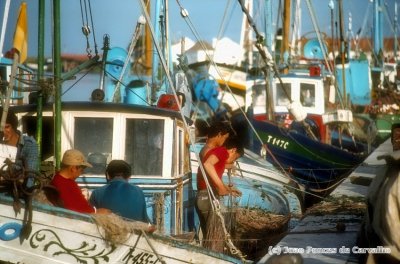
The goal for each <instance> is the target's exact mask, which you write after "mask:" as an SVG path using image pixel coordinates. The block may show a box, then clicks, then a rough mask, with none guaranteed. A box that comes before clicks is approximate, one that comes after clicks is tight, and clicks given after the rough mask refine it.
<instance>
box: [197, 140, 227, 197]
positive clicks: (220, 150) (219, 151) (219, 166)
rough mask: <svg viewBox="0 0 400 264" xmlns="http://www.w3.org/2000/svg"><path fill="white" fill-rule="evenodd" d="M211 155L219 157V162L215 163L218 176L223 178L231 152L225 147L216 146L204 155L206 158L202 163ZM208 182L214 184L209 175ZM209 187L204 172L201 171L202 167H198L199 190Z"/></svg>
mask: <svg viewBox="0 0 400 264" xmlns="http://www.w3.org/2000/svg"><path fill="white" fill-rule="evenodd" d="M211 155H215V156H216V157H217V158H218V162H217V163H215V164H214V168H215V170H216V172H217V174H218V177H219V178H220V179H221V178H222V174H223V173H224V170H225V163H226V160H227V159H228V158H229V153H228V151H227V150H226V148H225V147H216V148H213V149H211V150H209V151H208V152H207V153H206V155H204V158H203V159H202V161H201V162H202V163H204V162H205V161H206V160H207V159H208V158H209V157H210V156H211ZM208 182H209V184H211V186H212V187H214V186H213V182H212V181H211V180H210V179H209V177H208ZM205 189H207V185H206V182H205V180H204V178H203V174H202V173H201V169H200V167H199V168H198V169H197V190H198V191H200V190H205Z"/></svg>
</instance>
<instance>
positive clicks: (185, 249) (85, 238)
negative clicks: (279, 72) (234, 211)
mask: <svg viewBox="0 0 400 264" xmlns="http://www.w3.org/2000/svg"><path fill="white" fill-rule="evenodd" d="M0 201H1V202H0V237H1V238H0V260H2V261H9V262H11V263H27V264H28V263H29V264H44V263H69V264H70V263H88V264H90V263H153V264H154V263H162V261H164V263H199V264H200V263H241V261H239V260H236V259H234V258H231V257H228V256H226V255H222V254H218V253H212V252H209V251H206V250H204V249H203V248H201V247H197V246H193V245H189V244H185V243H183V242H178V241H176V240H173V239H171V238H168V237H165V236H160V235H157V234H154V235H148V236H147V237H148V239H149V240H148V241H147V240H146V237H145V236H144V235H143V234H141V233H140V232H138V233H137V234H130V236H129V238H128V240H127V241H126V242H125V243H123V244H121V245H118V246H111V245H108V244H107V243H106V241H105V240H104V239H103V238H102V237H101V234H100V233H99V230H102V229H101V228H100V229H99V227H98V226H97V225H96V224H95V223H94V220H93V219H92V218H91V217H89V216H87V215H83V214H77V213H74V212H72V211H69V210H65V209H61V208H57V207H53V206H47V205H38V206H34V211H33V220H32V231H31V233H30V235H29V237H28V238H27V239H25V240H24V241H23V242H22V243H20V239H19V236H18V235H19V233H20V232H19V229H18V227H21V226H22V220H23V214H24V210H23V209H22V210H21V213H20V214H18V215H17V217H15V213H14V210H13V207H12V204H11V199H7V198H4V196H0ZM8 225H14V228H15V227H17V228H16V230H17V231H16V232H13V231H14V230H12V228H7V226H8ZM152 248H154V250H152ZM157 256H159V257H157Z"/></svg>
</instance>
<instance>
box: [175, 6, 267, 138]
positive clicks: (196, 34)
mask: <svg viewBox="0 0 400 264" xmlns="http://www.w3.org/2000/svg"><path fill="white" fill-rule="evenodd" d="M176 2H177V4H178V6H179V7H180V9H181V16H182V17H183V19H184V20H185V22H186V23H187V25H188V26H189V28H190V30H191V31H192V33H193V35H194V36H195V38H196V40H197V41H198V43H199V44H200V46H201V48H202V50H203V52H204V53H205V54H206V57H207V59H208V60H209V61H210V62H211V64H212V65H213V66H214V67H215V69H216V71H217V74H218V76H219V77H220V79H221V80H222V82H223V84H224V88H225V89H226V90H228V91H229V92H230V93H231V94H233V92H232V90H231V88H230V87H229V85H228V82H227V81H226V80H225V78H224V77H223V75H222V73H221V71H220V70H219V67H218V65H217V64H216V63H215V61H214V60H213V59H212V57H211V55H210V54H209V53H208V52H207V48H206V46H205V44H204V41H202V38H201V37H200V35H199V34H198V32H197V30H196V28H195V27H194V25H193V23H192V21H191V20H190V17H189V13H188V12H187V10H186V9H185V8H184V7H183V6H182V4H181V3H180V0H176ZM253 24H254V23H253ZM233 99H234V101H235V102H236V104H237V105H240V104H239V102H238V101H237V99H236V98H235V97H233ZM239 110H240V112H241V113H242V114H243V117H244V118H245V119H246V121H247V123H248V124H249V126H250V128H251V130H252V131H253V132H254V134H255V135H256V137H257V139H258V140H259V142H260V143H261V144H263V141H262V140H261V137H260V136H259V134H258V133H257V131H256V130H255V128H254V126H253V124H252V123H251V121H250V120H249V118H248V117H247V115H246V113H245V112H244V110H243V109H242V108H241V107H240V108H239Z"/></svg>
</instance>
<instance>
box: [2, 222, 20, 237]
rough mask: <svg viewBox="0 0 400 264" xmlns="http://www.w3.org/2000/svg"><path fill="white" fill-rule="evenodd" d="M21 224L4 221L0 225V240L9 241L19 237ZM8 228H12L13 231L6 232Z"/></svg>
mask: <svg viewBox="0 0 400 264" xmlns="http://www.w3.org/2000/svg"><path fill="white" fill-rule="evenodd" d="M21 229H22V225H21V224H19V223H15V222H13V223H5V224H4V225H2V226H1V227H0V240H3V241H10V240H13V239H16V238H17V237H19V234H20V233H21ZM9 230H14V232H12V233H10V232H7V231H9Z"/></svg>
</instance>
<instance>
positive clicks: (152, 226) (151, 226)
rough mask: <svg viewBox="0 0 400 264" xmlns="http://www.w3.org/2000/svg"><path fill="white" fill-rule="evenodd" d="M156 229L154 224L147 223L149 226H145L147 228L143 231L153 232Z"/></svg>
mask: <svg viewBox="0 0 400 264" xmlns="http://www.w3.org/2000/svg"><path fill="white" fill-rule="evenodd" d="M156 230H157V227H156V226H155V225H152V224H149V227H148V228H147V230H145V232H147V233H149V234H153V233H154V231H156Z"/></svg>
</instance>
